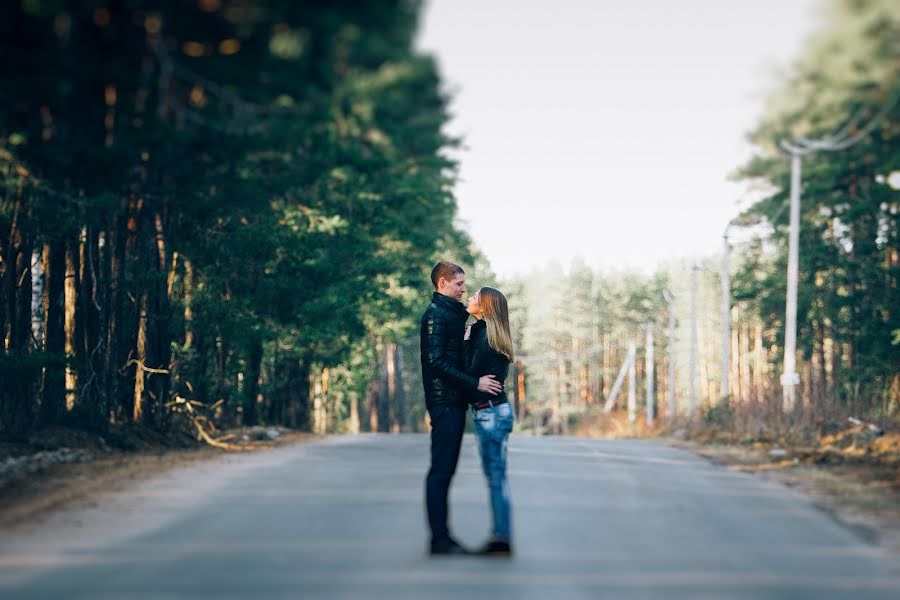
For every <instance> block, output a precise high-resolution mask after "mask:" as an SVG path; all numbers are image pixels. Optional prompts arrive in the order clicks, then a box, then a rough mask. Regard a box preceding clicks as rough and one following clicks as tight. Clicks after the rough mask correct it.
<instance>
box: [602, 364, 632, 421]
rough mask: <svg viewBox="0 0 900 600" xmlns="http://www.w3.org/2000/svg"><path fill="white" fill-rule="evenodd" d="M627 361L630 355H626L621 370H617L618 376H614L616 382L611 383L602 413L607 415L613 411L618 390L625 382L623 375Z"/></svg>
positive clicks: (626, 367)
mask: <svg viewBox="0 0 900 600" xmlns="http://www.w3.org/2000/svg"><path fill="white" fill-rule="evenodd" d="M629 360H631V355H628V356H627V357H626V358H625V361H624V362H623V363H622V368H621V369H619V374H618V375H617V376H616V382H615V383H613V386H612V389H611V390H610V391H609V398H607V399H606V404H604V405H603V412H606V413H608V412H609V411H611V410H612V409H613V406H615V404H616V395H617V394H618V393H619V388H620V387H622V382H623V381H625V373H626V372H627V371H628V361H629Z"/></svg>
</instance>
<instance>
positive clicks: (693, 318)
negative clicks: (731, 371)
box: [688, 265, 699, 416]
mask: <svg viewBox="0 0 900 600" xmlns="http://www.w3.org/2000/svg"><path fill="white" fill-rule="evenodd" d="M698 270H699V267H697V265H694V267H693V268H692V269H691V366H690V378H691V382H690V385H691V397H690V404H688V416H693V415H694V411H695V410H697V271H698Z"/></svg>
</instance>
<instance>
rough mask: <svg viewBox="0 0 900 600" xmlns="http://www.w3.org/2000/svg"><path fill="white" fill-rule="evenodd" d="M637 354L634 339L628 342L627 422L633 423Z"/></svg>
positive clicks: (635, 414)
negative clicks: (635, 359)
mask: <svg viewBox="0 0 900 600" xmlns="http://www.w3.org/2000/svg"><path fill="white" fill-rule="evenodd" d="M636 354H637V347H636V346H635V343H634V340H632V341H630V342H628V422H629V423H634V422H635V421H636V420H637V398H636V397H635V385H634V379H635V376H634V362H635V361H634V358H635V355H636Z"/></svg>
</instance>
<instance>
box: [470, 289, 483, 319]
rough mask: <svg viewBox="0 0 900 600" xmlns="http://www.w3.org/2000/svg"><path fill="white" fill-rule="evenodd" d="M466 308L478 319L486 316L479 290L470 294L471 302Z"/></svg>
mask: <svg viewBox="0 0 900 600" xmlns="http://www.w3.org/2000/svg"><path fill="white" fill-rule="evenodd" d="M466 310H467V311H468V313H469V314H470V315H472V316H473V317H475V318H476V319H482V318H484V312H482V310H481V304H480V303H479V301H478V292H475V293H474V294H472V295H471V296H469V304H468V306H466Z"/></svg>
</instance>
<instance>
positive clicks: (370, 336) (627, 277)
mask: <svg viewBox="0 0 900 600" xmlns="http://www.w3.org/2000/svg"><path fill="white" fill-rule="evenodd" d="M895 5H896V3H894V2H891V1H890V0H865V1H859V0H857V1H850V0H834V1H832V2H830V3H829V4H828V6H829V7H830V8H829V10H830V13H829V16H828V19H827V20H826V26H825V27H824V29H823V30H822V32H821V33H820V34H819V36H818V37H817V38H816V39H814V40H812V42H811V43H810V44H809V46H808V48H807V49H806V53H805V54H804V55H803V56H802V57H801V58H800V60H798V62H797V63H796V65H795V66H794V67H793V68H792V70H791V71H789V72H788V73H787V74H786V75H785V76H784V77H783V79H782V80H781V81H780V82H779V84H778V86H777V88H776V89H774V90H773V92H772V94H771V96H770V98H769V101H768V105H767V109H766V111H765V114H764V116H763V117H762V119H761V120H760V123H759V125H758V127H757V128H756V129H755V131H753V132H752V133H751V139H752V141H753V143H754V144H755V146H756V148H757V153H756V155H755V157H754V158H753V159H752V160H750V161H749V162H748V164H746V165H743V166H741V167H739V168H738V169H737V170H736V172H735V174H734V176H735V177H736V178H739V179H742V180H746V181H748V182H750V183H752V184H754V186H755V188H756V189H757V190H762V191H760V192H759V193H757V194H756V196H755V201H754V203H752V204H751V205H749V206H748V207H746V210H745V211H744V212H743V213H742V214H741V215H740V216H739V217H738V218H736V219H735V221H734V223H733V225H732V227H731V232H732V233H733V234H734V235H733V240H734V242H733V255H732V268H731V274H732V305H731V306H730V310H731V319H732V331H731V343H730V350H731V365H730V377H729V379H730V386H729V398H730V400H731V401H732V402H733V403H734V405H738V406H739V405H751V404H755V405H763V404H765V403H770V402H772V401H773V399H775V398H777V397H778V396H779V395H780V386H779V384H778V374H779V373H780V364H781V362H782V360H783V343H784V342H783V329H784V327H783V320H784V303H785V300H784V298H785V288H786V282H785V263H786V254H787V222H788V211H787V210H786V209H785V206H786V204H787V202H788V198H787V196H788V191H789V187H788V180H789V161H788V159H787V157H786V155H785V154H784V153H783V152H781V151H780V150H779V149H778V142H779V140H782V139H794V138H796V137H798V136H806V137H811V138H817V137H821V136H823V135H827V134H829V133H833V132H834V131H835V130H837V129H839V128H841V127H844V126H845V125H846V126H848V127H849V129H848V131H852V132H857V131H860V130H862V128H864V127H866V126H867V125H868V124H870V123H871V129H870V130H869V131H868V135H866V136H864V137H863V139H862V140H861V141H860V143H858V144H857V145H855V146H853V147H852V148H849V149H847V150H844V151H841V152H818V153H816V154H814V155H812V156H810V157H808V158H807V159H806V160H805V161H804V177H803V185H804V188H803V204H802V207H803V213H802V233H801V246H800V260H801V263H800V273H801V281H800V302H799V304H800V314H799V331H798V340H799V343H798V363H797V364H798V366H799V370H800V374H801V381H802V398H803V402H804V404H805V405H806V406H807V407H814V408H816V409H819V408H824V409H836V410H837V409H840V410H846V411H851V412H854V413H856V414H866V415H873V416H876V417H881V418H886V417H889V416H891V415H896V414H897V412H898V408H900V407H898V399H900V376H898V369H897V365H898V364H900V315H898V312H900V311H898V305H900V303H898V299H897V280H898V269H900V266H898V262H900V254H898V246H900V245H898V222H897V220H898V209H900V207H898V191H897V189H896V184H894V187H891V181H892V180H891V178H890V174H891V173H896V172H897V171H898V170H900V145H898V143H897V140H898V135H900V124H898V111H900V103H898V102H897V97H898V94H900V77H898V73H900V62H898V61H900V58H898V57H900V52H898V48H897V41H896V40H898V39H900V18H898V15H897V11H896V8H895ZM420 9H421V6H420V3H419V2H417V1H412V0H368V1H362V0H360V1H350V0H341V1H328V2H326V1H324V0H319V1H316V0H295V1H287V0H265V1H264V0H197V1H193V0H191V1H175V0H169V1H166V0H155V1H152V0H69V1H66V0H13V1H11V2H6V3H4V4H3V5H2V7H0V78H2V82H0V335H2V344H0V429H2V431H4V432H7V433H11V434H23V433H26V432H27V431H28V430H30V429H32V428H34V427H45V426H55V425H60V424H62V425H75V426H78V427H86V428H90V429H94V430H97V431H104V430H106V429H107V428H108V427H109V426H110V425H117V426H118V425H129V424H136V425H139V426H141V427H152V428H158V429H165V428H166V427H167V426H168V425H169V424H170V421H171V417H172V412H173V410H174V408H175V407H176V406H179V405H183V403H184V402H185V401H187V400H192V401H196V402H199V403H202V404H203V405H204V406H206V407H209V410H210V411H211V414H212V416H213V417H214V418H215V419H216V421H217V422H218V423H219V424H220V425H223V426H234V425H254V424H282V425H287V426H292V427H298V428H302V429H309V430H313V431H318V432H326V431H359V430H372V431H407V430H421V429H423V428H424V427H425V426H426V423H425V421H426V420H425V415H424V403H423V401H422V397H421V394H422V392H421V378H420V373H419V364H418V356H417V354H418V340H417V336H416V335H415V334H416V330H417V327H418V318H419V315H420V314H421V311H422V309H423V308H424V305H425V303H426V302H427V299H428V297H429V296H430V293H431V286H430V282H429V279H428V274H429V270H430V268H431V266H432V264H433V262H434V261H435V260H436V259H437V258H438V257H441V258H448V259H451V260H456V261H457V262H460V263H461V264H463V265H465V266H466V268H467V271H468V279H469V282H470V286H469V287H470V288H471V289H472V290H473V291H474V290H475V289H477V287H479V286H481V285H496V286H498V287H500V289H502V290H504V291H505V292H506V293H507V295H508V296H509V299H510V303H511V309H512V319H513V329H514V336H515V338H516V343H517V347H518V349H519V353H520V355H521V356H520V360H519V361H517V362H516V364H515V365H514V368H513V369H511V377H510V380H509V381H508V382H507V387H508V390H509V392H510V394H511V396H512V397H513V399H514V401H515V402H516V406H517V409H518V412H519V416H520V423H521V424H523V425H524V426H525V427H527V428H532V429H534V430H535V431H539V432H567V431H570V430H571V428H572V427H573V426H574V425H575V424H576V423H577V421H578V419H579V418H581V416H582V415H584V414H587V413H589V412H590V411H591V410H592V409H593V408H596V407H598V406H600V405H602V403H603V402H604V401H605V400H606V399H607V398H608V397H609V395H610V393H611V390H612V387H613V383H614V380H615V378H616V374H617V373H618V372H619V369H620V367H621V365H622V363H623V361H624V360H625V358H626V355H627V352H628V345H629V343H630V342H632V341H635V342H636V344H637V346H638V359H637V361H636V371H637V375H638V377H637V380H638V390H637V398H638V403H639V404H641V405H643V404H644V398H645V389H644V388H643V386H644V385H645V381H646V376H645V372H644V371H645V370H646V365H645V354H644V353H645V350H646V349H645V348H644V345H645V344H644V340H645V339H646V338H645V336H646V329H645V328H646V327H647V326H648V325H650V326H653V327H654V331H655V333H656V335H655V342H654V345H655V352H654V355H655V359H654V362H655V370H656V381H657V385H656V387H655V391H654V398H655V402H656V403H657V404H658V406H659V407H660V410H658V411H657V414H660V416H661V417H662V418H665V416H666V409H665V406H666V404H667V403H666V401H665V399H666V398H667V397H668V392H669V390H668V386H669V382H668V378H667V377H666V373H667V368H668V360H669V358H668V352H667V344H668V341H669V340H668V336H667V331H666V326H667V322H668V310H669V309H668V305H667V303H666V301H665V299H664V297H663V290H669V291H671V292H672V293H673V294H674V296H675V297H676V316H677V324H678V328H677V333H676V339H675V344H676V353H675V356H676V361H677V380H676V383H675V386H676V392H677V396H678V399H679V410H682V409H684V408H685V407H686V405H687V399H688V395H689V390H690V382H689V362H690V354H691V349H690V337H691V336H690V327H689V325H690V314H689V298H690V294H691V290H690V282H691V279H692V277H691V274H692V268H693V265H694V263H695V262H699V263H701V265H708V266H709V267H711V269H710V268H703V269H701V270H699V271H698V272H697V279H698V291H697V306H698V309H697V334H698V335H697V339H698V344H697V359H698V360H697V372H696V380H695V382H696V393H697V396H698V400H699V408H701V409H702V410H704V411H705V414H706V413H709V412H710V411H712V410H714V409H716V408H717V407H720V406H722V403H721V400H722V399H721V397H720V393H719V384H720V356H721V353H722V338H721V317H720V314H721V313H720V311H721V296H720V293H719V290H718V286H719V278H718V275H717V274H716V272H715V271H717V269H718V264H719V259H718V257H715V258H712V257H710V258H707V259H699V260H697V261H695V260H694V259H690V260H689V259H673V260H672V261H670V262H669V263H667V264H664V265H661V266H660V268H659V270H658V271H657V273H655V274H642V273H627V272H599V271H596V270H594V269H592V268H591V267H590V266H588V265H586V264H584V263H583V262H580V261H576V263H574V264H572V265H569V266H568V268H567V269H563V267H562V266H561V265H558V264H555V263H550V264H549V265H547V266H545V267H543V268H541V269H537V270H535V271H533V272H531V273H529V274H528V275H527V276H523V277H518V278H513V279H510V280H507V281H500V282H497V281H496V279H497V278H496V277H495V276H494V275H493V273H492V272H491V270H490V267H489V265H488V263H487V260H486V259H485V257H484V256H482V255H481V253H480V251H479V250H478V249H477V248H475V247H474V246H473V244H472V242H471V240H470V239H469V237H468V235H467V234H466V233H465V231H463V230H461V229H460V228H459V227H458V225H457V224H456V222H455V213H456V203H455V199H454V197H453V193H452V185H453V182H454V178H455V164H454V163H453V161H452V160H451V159H449V158H448V155H447V153H446V150H448V149H450V148H452V147H454V146H455V145H456V144H457V141H456V140H454V139H450V138H448V137H447V136H446V135H445V134H444V133H443V125H444V124H445V123H446V121H447V119H448V115H447V102H448V98H447V97H446V95H445V94H444V93H443V91H442V86H441V81H440V79H439V75H438V72H437V69H436V66H435V63H434V61H433V60H432V59H431V58H430V57H429V56H425V55H422V54H420V53H417V52H416V51H415V50H414V48H413V38H414V35H415V31H416V28H417V20H418V16H419V12H420ZM892 103H893V104H892ZM885 107H889V108H890V110H889V111H888V112H887V113H886V114H885V113H884V112H883V109H884V108H885ZM879 111H882V113H881V116H879V117H878V118H877V119H875V117H876V116H878V115H879V114H880V113H879ZM873 119H875V120H874V121H873ZM726 200H728V199H726ZM497 226H498V227H499V226H502V224H498V225H497ZM604 226H615V225H611V224H604ZM672 226H673V227H677V224H673V225H672ZM710 235H711V236H714V237H718V236H719V235H721V233H720V232H710ZM634 243H635V244H640V243H642V240H640V239H635V240H634ZM624 399H625V394H624V390H623V391H622V392H620V396H619V401H618V405H619V406H623V405H624Z"/></svg>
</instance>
